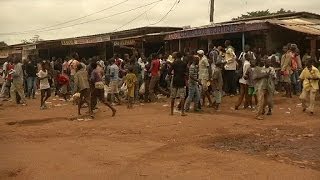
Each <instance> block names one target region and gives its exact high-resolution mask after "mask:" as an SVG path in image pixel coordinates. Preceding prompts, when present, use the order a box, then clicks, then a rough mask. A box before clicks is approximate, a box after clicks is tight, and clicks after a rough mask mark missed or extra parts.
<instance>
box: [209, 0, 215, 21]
mask: <svg viewBox="0 0 320 180" xmlns="http://www.w3.org/2000/svg"><path fill="white" fill-rule="evenodd" d="M213 16H214V0H210V23H213V21H214V19H213Z"/></svg>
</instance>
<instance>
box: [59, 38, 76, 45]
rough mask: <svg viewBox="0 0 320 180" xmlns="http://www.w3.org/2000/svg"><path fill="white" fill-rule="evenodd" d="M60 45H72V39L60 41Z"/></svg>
mask: <svg viewBox="0 0 320 180" xmlns="http://www.w3.org/2000/svg"><path fill="white" fill-rule="evenodd" d="M61 45H63V46H68V45H74V39H66V40H61Z"/></svg>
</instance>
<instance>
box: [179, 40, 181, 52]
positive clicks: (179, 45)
mask: <svg viewBox="0 0 320 180" xmlns="http://www.w3.org/2000/svg"><path fill="white" fill-rule="evenodd" d="M179 51H181V39H179Z"/></svg>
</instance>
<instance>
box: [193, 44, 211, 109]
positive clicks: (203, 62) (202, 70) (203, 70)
mask: <svg viewBox="0 0 320 180" xmlns="http://www.w3.org/2000/svg"><path fill="white" fill-rule="evenodd" d="M197 54H198V56H199V58H200V61H199V79H200V81H201V84H202V99H203V105H204V104H205V98H206V97H207V98H208V100H209V103H210V106H211V105H212V101H211V98H210V94H209V92H208V87H209V85H210V82H209V79H210V77H211V68H210V64H209V61H208V59H207V57H206V56H205V55H204V51H203V50H198V51H197Z"/></svg>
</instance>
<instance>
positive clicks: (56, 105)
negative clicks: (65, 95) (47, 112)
mask: <svg viewBox="0 0 320 180" xmlns="http://www.w3.org/2000/svg"><path fill="white" fill-rule="evenodd" d="M54 106H55V107H60V106H62V104H55V105H54Z"/></svg>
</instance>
